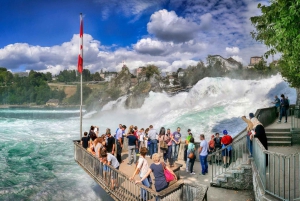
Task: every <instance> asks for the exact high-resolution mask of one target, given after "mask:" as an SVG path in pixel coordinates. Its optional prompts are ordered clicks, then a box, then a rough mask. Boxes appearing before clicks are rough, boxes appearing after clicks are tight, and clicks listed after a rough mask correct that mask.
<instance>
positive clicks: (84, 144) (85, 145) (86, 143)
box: [81, 136, 89, 149]
mask: <svg viewBox="0 0 300 201" xmlns="http://www.w3.org/2000/svg"><path fill="white" fill-rule="evenodd" d="M81 141H82V147H83V148H85V149H86V148H88V146H89V138H88V137H87V136H86V137H82V138H81Z"/></svg>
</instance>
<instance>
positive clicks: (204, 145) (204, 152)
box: [200, 140, 208, 156]
mask: <svg viewBox="0 0 300 201" xmlns="http://www.w3.org/2000/svg"><path fill="white" fill-rule="evenodd" d="M200 147H202V151H201V153H200V156H207V149H208V143H207V141H206V140H202V141H201V143H200Z"/></svg>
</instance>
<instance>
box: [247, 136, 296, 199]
mask: <svg viewBox="0 0 300 201" xmlns="http://www.w3.org/2000/svg"><path fill="white" fill-rule="evenodd" d="M252 145H253V159H254V165H255V168H256V171H257V172H258V176H259V178H260V181H261V184H262V186H263V188H264V190H265V191H266V192H267V193H269V194H271V195H273V196H275V197H277V198H279V199H283V200H300V180H299V179H300V153H295V154H290V155H284V154H280V153H275V152H271V151H268V150H266V149H265V148H264V146H263V145H262V144H261V142H260V141H259V140H258V139H256V138H254V139H253V143H252Z"/></svg>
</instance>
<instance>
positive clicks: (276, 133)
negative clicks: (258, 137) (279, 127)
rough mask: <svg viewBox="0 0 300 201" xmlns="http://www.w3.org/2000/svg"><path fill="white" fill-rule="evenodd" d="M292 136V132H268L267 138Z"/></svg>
mask: <svg viewBox="0 0 300 201" xmlns="http://www.w3.org/2000/svg"><path fill="white" fill-rule="evenodd" d="M278 135H279V136H291V135H292V134H291V132H266V136H278Z"/></svg>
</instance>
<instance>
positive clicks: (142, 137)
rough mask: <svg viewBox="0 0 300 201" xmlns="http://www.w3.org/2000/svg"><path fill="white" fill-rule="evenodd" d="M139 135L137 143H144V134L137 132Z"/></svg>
mask: <svg viewBox="0 0 300 201" xmlns="http://www.w3.org/2000/svg"><path fill="white" fill-rule="evenodd" d="M138 135H139V141H141V142H142V141H144V132H138Z"/></svg>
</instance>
